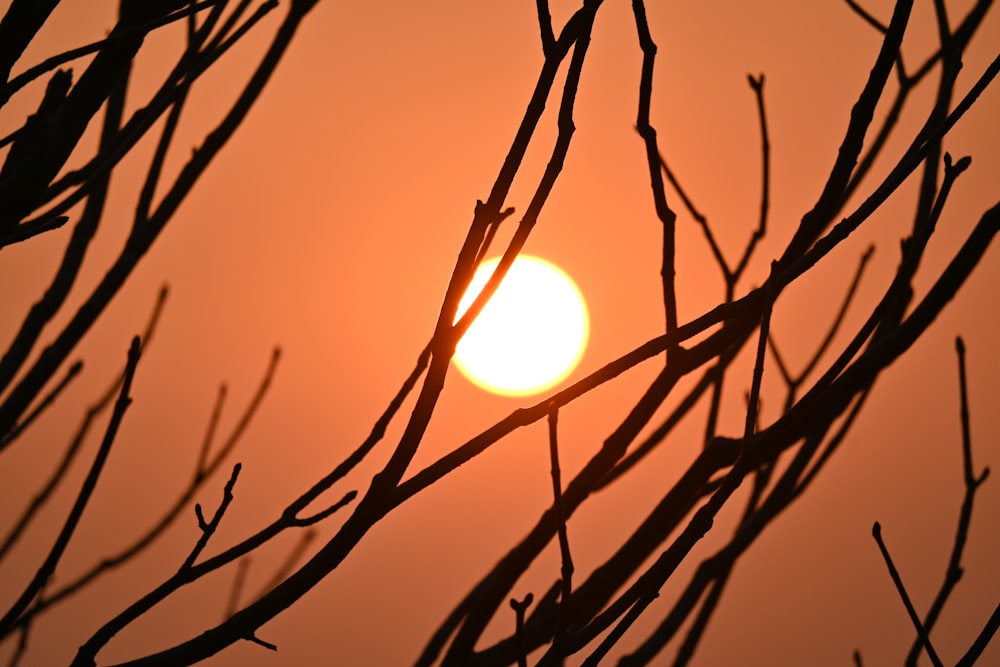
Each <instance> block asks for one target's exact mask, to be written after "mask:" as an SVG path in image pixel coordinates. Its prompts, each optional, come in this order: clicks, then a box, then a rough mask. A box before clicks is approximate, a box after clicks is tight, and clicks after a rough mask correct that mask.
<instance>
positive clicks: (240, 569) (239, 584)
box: [222, 556, 251, 618]
mask: <svg viewBox="0 0 1000 667" xmlns="http://www.w3.org/2000/svg"><path fill="white" fill-rule="evenodd" d="M250 563H251V560H250V557H249V556H244V557H243V558H241V559H240V560H239V563H238V564H237V565H236V575H235V576H234V577H233V585H232V588H230V589H229V601H228V602H226V609H225V611H224V612H222V618H229V617H230V616H232V615H233V614H235V613H236V610H237V609H238V608H239V604H240V597H242V595H243V588H244V586H245V585H246V581H247V572H249V571H250Z"/></svg>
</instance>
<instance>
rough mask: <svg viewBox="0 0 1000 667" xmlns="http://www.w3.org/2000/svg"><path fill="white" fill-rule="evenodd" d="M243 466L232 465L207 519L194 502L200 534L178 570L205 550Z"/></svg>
mask: <svg viewBox="0 0 1000 667" xmlns="http://www.w3.org/2000/svg"><path fill="white" fill-rule="evenodd" d="M242 467H243V466H242V465H241V464H239V463H237V464H236V465H234V466H233V472H232V474H231V475H230V476H229V481H228V482H226V486H225V487H224V488H223V489H222V501H221V502H220V503H219V507H218V508H217V509H216V510H215V514H213V515H212V518H211V519H210V520H208V521H206V520H205V515H204V514H203V513H202V510H201V505H200V504H195V506H194V513H195V516H196V517H197V518H198V528H200V529H201V535H200V536H199V538H198V541H197V542H196V543H195V545H194V547H193V548H192V549H191V553H189V554H188V556H187V558H185V559H184V562H183V563H181V567H180V571H182V572H183V571H184V570H188V569H190V568H191V566H192V565H194V562H195V561H196V560H198V556H200V555H201V552H202V551H204V550H205V547H206V546H208V541H209V540H210V539H212V535H214V534H215V531H216V530H217V529H218V527H219V523H221V522H222V517H223V516H224V515H225V513H226V510H227V509H229V504H230V503H232V502H233V487H234V486H236V480H237V478H238V477H239V476H240V469H241V468H242Z"/></svg>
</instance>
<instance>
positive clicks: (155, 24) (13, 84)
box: [0, 0, 226, 105]
mask: <svg viewBox="0 0 1000 667" xmlns="http://www.w3.org/2000/svg"><path fill="white" fill-rule="evenodd" d="M225 2H226V0H202V1H201V2H195V3H191V4H190V5H188V6H187V7H185V8H183V9H178V10H176V11H174V12H171V13H169V14H166V15H164V16H161V17H158V18H156V19H154V20H152V21H147V22H146V23H143V24H140V25H137V26H131V27H129V28H128V29H126V30H122V31H120V32H116V33H114V34H113V35H111V36H110V37H107V38H105V39H102V40H99V41H96V42H92V43H90V44H87V45H86V46H81V47H78V48H75V49H69V50H68V51H64V52H62V53H60V54H58V55H55V56H52V57H51V58H47V59H46V60H43V61H42V62H40V63H38V64H37V65H35V66H33V67H31V68H29V69H27V70H25V71H24V72H22V73H21V74H19V75H17V76H16V77H14V78H13V79H11V80H10V81H8V82H7V84H6V85H4V86H0V105H2V104H4V103H5V102H6V100H7V99H9V98H10V97H11V96H12V95H14V93H16V92H17V91H18V90H20V89H21V88H24V86H26V85H27V84H29V83H31V82H32V81H34V80H35V79H37V78H38V77H40V76H42V75H43V74H45V73H46V72H50V71H52V70H54V69H56V68H57V67H59V66H61V65H65V64H66V63H68V62H71V61H73V60H76V59H77V58H82V57H84V56H89V55H90V54H92V53H97V52H98V51H100V50H101V49H105V48H108V47H111V46H116V45H118V44H120V43H121V42H124V41H127V40H130V39H132V38H134V37H136V36H139V35H141V36H145V35H148V34H149V33H150V32H152V31H153V30H156V29H157V28H161V27H163V26H165V25H169V24H171V23H174V22H175V21H179V20H181V19H183V18H185V17H191V16H194V15H195V14H196V13H197V12H200V11H201V10H203V9H206V8H208V7H212V6H213V5H219V4H223V5H224V4H225Z"/></svg>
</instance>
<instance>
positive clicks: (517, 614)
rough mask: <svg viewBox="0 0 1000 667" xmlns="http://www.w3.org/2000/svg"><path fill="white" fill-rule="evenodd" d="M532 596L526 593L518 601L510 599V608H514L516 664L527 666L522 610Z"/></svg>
mask: <svg viewBox="0 0 1000 667" xmlns="http://www.w3.org/2000/svg"><path fill="white" fill-rule="evenodd" d="M532 600H534V596H533V595H532V594H531V593H528V594H527V595H525V596H524V599H523V600H521V601H520V602H518V601H517V600H516V599H515V598H511V599H510V608H511V609H513V610H514V623H515V630H514V636H515V637H517V666H518V667H528V653H527V649H526V648H525V646H524V612H525V611H526V610H527V609H528V607H530V606H531V602H532Z"/></svg>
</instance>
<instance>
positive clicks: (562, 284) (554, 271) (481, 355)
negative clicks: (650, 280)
mask: <svg viewBox="0 0 1000 667" xmlns="http://www.w3.org/2000/svg"><path fill="white" fill-rule="evenodd" d="M498 262H499V258H494V259H489V260H486V261H485V262H483V263H482V264H481V265H480V267H479V269H478V270H477V271H476V275H475V277H473V279H472V283H471V284H470V285H469V289H468V291H467V292H466V293H465V296H463V297H462V301H461V303H460V304H459V307H458V312H459V316H461V314H462V313H464V312H465V311H466V309H467V308H468V307H469V305H470V304H471V303H472V300H473V299H475V297H476V295H478V294H479V292H480V291H481V290H482V289H483V286H484V285H485V284H486V281H487V280H488V279H489V277H490V276H491V275H492V274H493V271H494V269H495V268H496V266H497V264H498ZM588 331H589V322H588V318H587V306H586V304H585V302H584V299H583V295H582V294H581V293H580V290H579V288H577V286H576V284H575V283H574V282H573V280H572V279H571V278H570V277H569V276H568V275H566V273H565V272H564V271H563V270H562V269H560V268H559V267H557V266H555V265H554V264H552V263H551V262H548V261H546V260H544V259H540V258H538V257H532V256H530V255H519V256H518V257H517V259H515V260H514V263H513V264H512V265H511V268H510V271H508V273H507V275H506V276H505V278H504V280H503V282H502V283H500V287H499V288H498V289H497V291H496V294H494V295H493V298H492V299H490V301H489V303H487V304H486V307H485V308H483V311H482V312H481V313H480V314H479V317H478V318H476V321H475V322H473V323H472V326H470V327H469V330H468V331H467V332H466V334H465V336H463V337H462V340H461V341H459V343H458V347H457V348H456V350H455V364H456V365H457V366H458V369H459V370H460V371H461V372H462V374H463V375H465V376H466V377H467V378H469V379H470V380H471V381H472V382H474V383H475V384H477V385H479V386H480V387H482V388H483V389H486V390H487V391H491V392H494V393H497V394H505V395H508V396H524V395H527V394H536V393H538V392H541V391H544V390H546V389H548V388H550V387H552V386H554V385H556V384H558V383H559V382H561V381H562V380H563V379H565V378H566V376H567V375H569V374H570V372H571V371H572V370H573V369H574V368H575V367H576V364H577V363H578V362H579V361H580V357H581V356H583V351H584V348H586V346H587V335H588Z"/></svg>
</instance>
